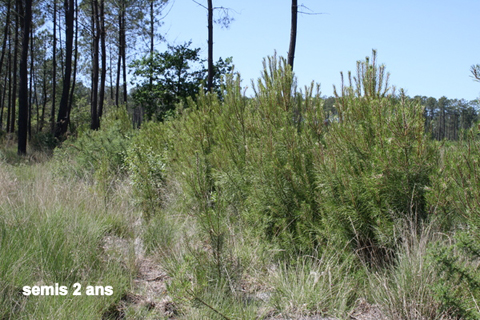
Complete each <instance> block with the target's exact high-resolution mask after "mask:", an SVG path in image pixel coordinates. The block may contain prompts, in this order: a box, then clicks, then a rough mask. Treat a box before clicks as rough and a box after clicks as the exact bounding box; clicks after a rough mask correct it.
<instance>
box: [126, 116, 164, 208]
mask: <svg viewBox="0 0 480 320" xmlns="http://www.w3.org/2000/svg"><path fill="white" fill-rule="evenodd" d="M162 129H163V126H161V125H160V124H159V123H155V122H146V123H144V124H143V126H142V128H141V129H140V131H139V132H138V133H137V134H136V135H135V137H133V139H132V141H131V144H130V147H129V148H128V150H127V157H126V158H125V163H126V168H127V170H128V173H129V175H130V179H131V181H132V185H133V190H134V192H135V196H136V198H137V199H138V201H139V203H140V205H141V206H142V209H143V212H144V213H145V214H146V216H150V215H151V214H154V213H155V212H156V211H157V209H158V208H159V207H160V205H161V196H162V195H161V190H162V187H163V185H164V179H165V170H166V168H165V160H164V156H163V154H164V150H165V144H164V143H163V142H162V140H161V139H159V138H158V136H161V135H162V132H161V130H162Z"/></svg>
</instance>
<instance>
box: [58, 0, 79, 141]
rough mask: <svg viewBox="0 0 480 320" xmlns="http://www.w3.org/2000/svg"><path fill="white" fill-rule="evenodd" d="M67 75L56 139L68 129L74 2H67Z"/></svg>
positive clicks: (64, 78) (71, 0) (65, 2)
mask: <svg viewBox="0 0 480 320" xmlns="http://www.w3.org/2000/svg"><path fill="white" fill-rule="evenodd" d="M64 7H65V26H66V29H65V74H64V76H63V89H62V98H61V100H60V106H59V108H58V117H57V124H56V128H55V137H57V138H60V137H61V136H63V135H64V134H65V133H66V132H67V129H68V114H69V113H70V112H69V106H70V104H69V103H68V98H69V95H70V84H71V81H72V80H71V78H72V57H73V35H74V30H73V29H74V27H73V20H74V14H75V5H74V0H65V1H64Z"/></svg>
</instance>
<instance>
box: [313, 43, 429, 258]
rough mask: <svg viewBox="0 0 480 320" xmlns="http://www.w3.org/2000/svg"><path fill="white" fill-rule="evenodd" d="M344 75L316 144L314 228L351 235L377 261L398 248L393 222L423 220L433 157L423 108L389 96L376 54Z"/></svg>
mask: <svg viewBox="0 0 480 320" xmlns="http://www.w3.org/2000/svg"><path fill="white" fill-rule="evenodd" d="M348 79H349V85H348V86H346V85H345V83H344V81H343V76H342V87H341V92H340V93H337V91H335V94H336V109H337V112H338V118H336V119H334V121H331V122H330V125H329V128H328V130H327V132H326V133H325V135H324V142H323V144H322V145H321V146H320V148H318V149H317V150H318V152H317V154H318V156H317V158H318V159H319V160H320V161H319V162H317V163H316V167H317V171H318V174H317V181H318V189H317V190H318V193H317V194H318V196H317V199H318V206H319V207H320V209H319V211H320V212H321V215H322V221H323V223H322V224H321V228H322V229H323V230H320V232H319V233H321V234H324V235H325V239H330V241H331V239H335V238H336V239H337V241H340V243H346V242H348V241H350V240H352V239H354V241H352V242H351V243H352V245H353V249H354V250H355V251H356V252H357V253H359V254H360V255H361V256H363V257H364V258H365V259H366V260H367V261H368V260H372V259H375V260H378V261H376V262H382V261H387V260H388V259H389V253H392V252H394V250H395V242H396V236H395V233H394V224H395V222H396V221H397V220H400V219H405V218H407V219H413V220H415V221H417V223H420V222H421V221H423V220H425V219H426V218H427V216H428V213H429V208H428V203H427V198H426V190H427V189H428V187H429V186H430V175H431V174H432V173H433V168H434V167H435V165H436V163H437V158H438V155H437V152H436V149H435V148H434V145H433V144H432V142H431V141H430V140H429V139H428V138H427V137H426V135H425V132H424V118H423V109H422V107H421V106H420V105H418V104H414V103H411V102H408V101H407V99H405V96H404V94H403V92H401V93H400V96H396V95H395V94H394V93H395V92H394V90H393V89H391V88H389V86H388V74H386V73H385V67H384V66H383V65H381V66H378V65H377V63H376V54H375V51H374V52H373V57H372V59H371V60H370V59H369V58H368V57H367V59H366V60H365V61H362V62H360V61H359V62H358V63H357V76H356V77H353V81H352V76H351V74H350V73H349V75H348ZM333 242H335V241H333Z"/></svg>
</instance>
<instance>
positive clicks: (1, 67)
mask: <svg viewBox="0 0 480 320" xmlns="http://www.w3.org/2000/svg"><path fill="white" fill-rule="evenodd" d="M10 3H11V1H10V0H8V2H7V17H6V18H5V19H6V23H5V31H4V32H3V43H2V56H1V57H0V74H2V70H3V59H4V57H5V51H6V49H7V39H8V31H9V25H10V7H11V4H10Z"/></svg>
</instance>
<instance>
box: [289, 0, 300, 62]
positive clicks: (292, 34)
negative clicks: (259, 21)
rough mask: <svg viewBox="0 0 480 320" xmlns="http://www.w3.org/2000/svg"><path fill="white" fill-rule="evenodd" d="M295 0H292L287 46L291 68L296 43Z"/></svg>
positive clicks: (296, 11)
mask: <svg viewBox="0 0 480 320" xmlns="http://www.w3.org/2000/svg"><path fill="white" fill-rule="evenodd" d="M297 15H298V5H297V0H292V26H291V30H290V46H289V48H288V64H289V65H290V67H291V69H292V70H293V61H294V60H295V46H296V43H297Z"/></svg>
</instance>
